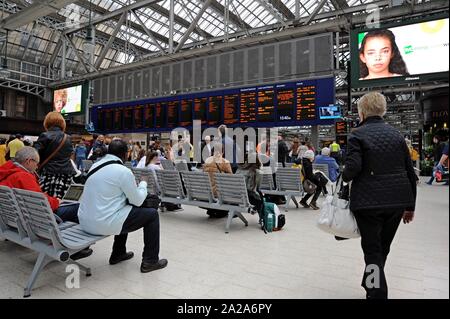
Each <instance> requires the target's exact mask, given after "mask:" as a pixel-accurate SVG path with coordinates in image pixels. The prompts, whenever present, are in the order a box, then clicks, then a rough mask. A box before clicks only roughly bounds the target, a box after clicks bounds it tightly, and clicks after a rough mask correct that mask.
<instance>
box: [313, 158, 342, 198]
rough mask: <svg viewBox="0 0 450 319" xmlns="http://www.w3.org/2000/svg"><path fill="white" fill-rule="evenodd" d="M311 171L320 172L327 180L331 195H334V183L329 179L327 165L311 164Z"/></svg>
mask: <svg viewBox="0 0 450 319" xmlns="http://www.w3.org/2000/svg"><path fill="white" fill-rule="evenodd" d="M312 167H313V171H320V172H322V173H323V174H324V175H325V177H326V178H327V179H328V183H330V186H331V193H334V189H335V188H336V182H332V181H331V179H330V171H329V170H328V164H314V163H313V164H312Z"/></svg>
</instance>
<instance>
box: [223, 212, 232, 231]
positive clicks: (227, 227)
mask: <svg viewBox="0 0 450 319" xmlns="http://www.w3.org/2000/svg"><path fill="white" fill-rule="evenodd" d="M233 216H234V211H232V210H230V211H229V212H228V217H227V224H226V225H225V234H228V233H229V232H230V225H231V221H232V220H233Z"/></svg>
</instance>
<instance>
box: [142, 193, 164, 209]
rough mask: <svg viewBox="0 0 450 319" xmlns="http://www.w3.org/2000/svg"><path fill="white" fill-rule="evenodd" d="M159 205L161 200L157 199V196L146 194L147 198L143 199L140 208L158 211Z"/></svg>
mask: <svg viewBox="0 0 450 319" xmlns="http://www.w3.org/2000/svg"><path fill="white" fill-rule="evenodd" d="M160 203H161V200H160V199H159V196H158V195H155V194H147V197H146V198H145V199H144V202H143V203H142V205H141V206H139V207H142V208H154V209H156V210H157V209H158V208H159V204H160Z"/></svg>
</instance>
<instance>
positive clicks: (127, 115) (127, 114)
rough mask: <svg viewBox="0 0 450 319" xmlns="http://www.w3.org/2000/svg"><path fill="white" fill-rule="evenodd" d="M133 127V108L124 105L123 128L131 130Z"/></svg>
mask: <svg viewBox="0 0 450 319" xmlns="http://www.w3.org/2000/svg"><path fill="white" fill-rule="evenodd" d="M132 128H133V108H131V107H126V108H124V109H123V129H124V130H131V129H132Z"/></svg>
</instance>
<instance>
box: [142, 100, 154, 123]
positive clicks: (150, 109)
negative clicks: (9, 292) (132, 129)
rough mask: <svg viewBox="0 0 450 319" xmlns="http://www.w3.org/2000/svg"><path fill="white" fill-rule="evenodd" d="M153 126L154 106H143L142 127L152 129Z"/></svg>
mask: <svg viewBox="0 0 450 319" xmlns="http://www.w3.org/2000/svg"><path fill="white" fill-rule="evenodd" d="M154 126H155V104H146V105H145V106H144V127H145V128H153V127H154Z"/></svg>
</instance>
